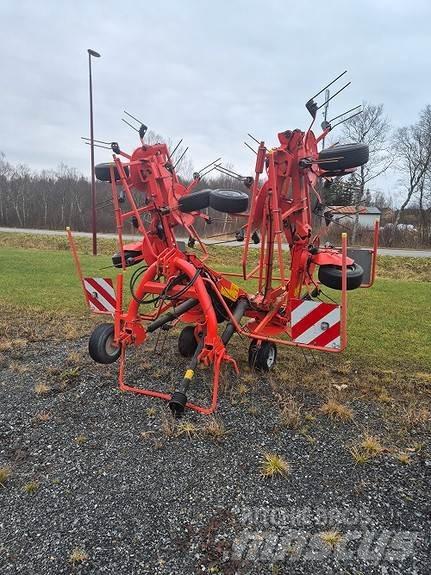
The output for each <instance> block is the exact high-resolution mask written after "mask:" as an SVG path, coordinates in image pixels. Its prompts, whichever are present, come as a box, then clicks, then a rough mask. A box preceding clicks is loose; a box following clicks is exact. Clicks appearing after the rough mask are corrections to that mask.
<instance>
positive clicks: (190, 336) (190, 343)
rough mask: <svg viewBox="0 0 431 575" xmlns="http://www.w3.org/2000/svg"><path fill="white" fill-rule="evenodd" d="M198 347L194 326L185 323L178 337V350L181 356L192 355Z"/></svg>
mask: <svg viewBox="0 0 431 575" xmlns="http://www.w3.org/2000/svg"><path fill="white" fill-rule="evenodd" d="M197 347H198V342H197V341H196V338H195V327H194V326H193V325H186V327H185V328H183V330H182V331H181V333H180V335H179V337H178V351H179V352H180V355H182V356H183V357H193V356H194V354H195V351H196V348H197Z"/></svg>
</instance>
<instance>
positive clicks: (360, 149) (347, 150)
mask: <svg viewBox="0 0 431 575" xmlns="http://www.w3.org/2000/svg"><path fill="white" fill-rule="evenodd" d="M368 156H369V151H368V145H367V144H342V145H340V146H333V147H332V148H326V149H325V150H322V151H321V152H319V160H320V162H319V168H320V169H321V170H329V172H333V171H339V170H348V169H349V168H357V167H358V166H363V165H364V164H366V163H367V162H368ZM336 158H339V159H336ZM322 160H323V161H322ZM324 160H328V161H327V162H325V161H324Z"/></svg>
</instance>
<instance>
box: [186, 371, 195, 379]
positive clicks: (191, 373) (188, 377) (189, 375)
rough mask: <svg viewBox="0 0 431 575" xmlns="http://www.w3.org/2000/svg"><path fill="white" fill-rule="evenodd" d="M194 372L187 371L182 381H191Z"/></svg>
mask: <svg viewBox="0 0 431 575" xmlns="http://www.w3.org/2000/svg"><path fill="white" fill-rule="evenodd" d="M194 374H195V372H194V371H193V370H192V369H188V370H187V371H186V373H185V374H184V379H192V378H193V376H194Z"/></svg>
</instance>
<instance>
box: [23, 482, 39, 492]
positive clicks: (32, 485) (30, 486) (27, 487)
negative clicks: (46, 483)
mask: <svg viewBox="0 0 431 575" xmlns="http://www.w3.org/2000/svg"><path fill="white" fill-rule="evenodd" d="M38 489H39V483H38V482H37V481H29V482H28V483H25V484H24V485H23V486H22V490H23V491H24V492H25V493H28V494H29V495H33V493H36V491H37V490H38Z"/></svg>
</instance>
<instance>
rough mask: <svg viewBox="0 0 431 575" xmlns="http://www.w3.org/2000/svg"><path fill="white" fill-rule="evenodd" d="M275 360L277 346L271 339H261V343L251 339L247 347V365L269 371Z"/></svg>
mask: <svg viewBox="0 0 431 575" xmlns="http://www.w3.org/2000/svg"><path fill="white" fill-rule="evenodd" d="M276 360H277V347H276V346H275V344H274V343H272V342H271V341H262V343H261V345H259V342H258V341H256V340H253V341H252V342H251V344H250V347H249V349H248V365H249V366H250V367H251V369H257V370H258V371H269V370H270V369H272V368H273V367H274V365H275V362H276Z"/></svg>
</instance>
